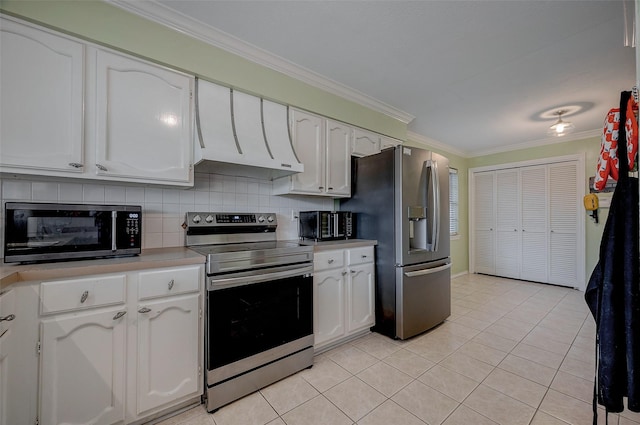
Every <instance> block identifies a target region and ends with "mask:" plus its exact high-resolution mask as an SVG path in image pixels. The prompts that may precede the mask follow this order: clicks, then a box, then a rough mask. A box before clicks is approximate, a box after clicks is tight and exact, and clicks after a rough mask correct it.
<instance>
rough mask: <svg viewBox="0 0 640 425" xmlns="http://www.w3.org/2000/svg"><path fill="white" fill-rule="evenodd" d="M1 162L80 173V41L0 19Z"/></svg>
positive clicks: (36, 169) (27, 168)
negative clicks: (0, 55) (0, 52)
mask: <svg viewBox="0 0 640 425" xmlns="http://www.w3.org/2000/svg"><path fill="white" fill-rule="evenodd" d="M0 51H2V60H1V61H0V111H1V113H0V167H1V169H2V170H4V171H11V172H15V171H16V168H17V169H23V171H22V172H26V173H35V174H39V173H41V172H42V171H39V170H55V171H59V172H64V173H68V172H71V173H82V163H83V149H82V148H83V136H82V131H83V95H84V93H83V81H84V80H83V63H84V46H83V45H82V44H81V43H78V42H76V41H73V40H70V39H67V38H64V37H59V36H56V35H53V34H51V33H49V32H46V31H41V30H38V29H35V28H32V27H31V26H26V25H21V24H18V23H16V22H13V21H10V20H8V19H4V18H3V19H0Z"/></svg>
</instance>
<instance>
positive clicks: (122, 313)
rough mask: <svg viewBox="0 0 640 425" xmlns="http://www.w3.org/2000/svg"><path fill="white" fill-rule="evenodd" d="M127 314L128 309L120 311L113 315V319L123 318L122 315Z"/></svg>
mask: <svg viewBox="0 0 640 425" xmlns="http://www.w3.org/2000/svg"><path fill="white" fill-rule="evenodd" d="M125 314H127V312H126V311H119V312H117V313H116V315H115V316H113V320H118V319H119V318H121V317H122V316H124V315H125Z"/></svg>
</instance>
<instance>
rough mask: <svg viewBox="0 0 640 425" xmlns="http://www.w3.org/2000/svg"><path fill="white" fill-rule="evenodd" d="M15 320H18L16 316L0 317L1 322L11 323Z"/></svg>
mask: <svg viewBox="0 0 640 425" xmlns="http://www.w3.org/2000/svg"><path fill="white" fill-rule="evenodd" d="M15 318H16V315H15V314H10V315H8V316H4V317H0V322H11V321H13V320H15Z"/></svg>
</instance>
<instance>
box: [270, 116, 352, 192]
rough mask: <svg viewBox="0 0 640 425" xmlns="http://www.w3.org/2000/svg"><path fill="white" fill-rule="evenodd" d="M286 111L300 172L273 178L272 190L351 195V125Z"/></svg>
mask: <svg viewBox="0 0 640 425" xmlns="http://www.w3.org/2000/svg"><path fill="white" fill-rule="evenodd" d="M290 111H291V136H292V141H293V147H294V149H295V151H296V153H297V155H298V158H299V159H300V161H301V162H302V163H303V164H304V172H302V173H298V174H294V175H292V176H288V177H284V178H280V179H276V180H274V181H273V193H274V194H275V195H283V194H301V195H319V196H331V197H334V198H340V197H348V196H351V156H350V154H349V151H350V147H351V137H352V131H353V130H352V128H351V127H349V126H348V125H346V124H342V123H339V122H337V121H333V120H329V119H326V118H323V117H320V116H318V115H314V114H309V113H307V112H302V111H298V110H294V109H290Z"/></svg>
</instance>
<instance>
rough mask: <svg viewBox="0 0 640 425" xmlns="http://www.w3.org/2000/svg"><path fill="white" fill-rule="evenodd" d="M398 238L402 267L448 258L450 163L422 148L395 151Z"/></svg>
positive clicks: (397, 254) (399, 260) (398, 251)
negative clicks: (397, 189)
mask: <svg viewBox="0 0 640 425" xmlns="http://www.w3.org/2000/svg"><path fill="white" fill-rule="evenodd" d="M396 164H397V165H398V166H397V167H396V184H397V185H398V187H399V189H400V190H399V191H398V195H399V196H398V197H397V198H396V217H398V221H397V222H396V228H397V237H398V238H399V240H398V241H397V243H396V249H397V252H396V258H397V259H398V260H397V262H398V263H399V264H400V265H409V264H418V263H423V262H427V261H433V260H438V259H442V258H446V257H448V256H449V161H448V160H447V158H445V157H443V156H441V155H438V154H436V153H433V152H430V151H425V150H422V149H416V148H408V147H399V148H398V149H397V151H396Z"/></svg>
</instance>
